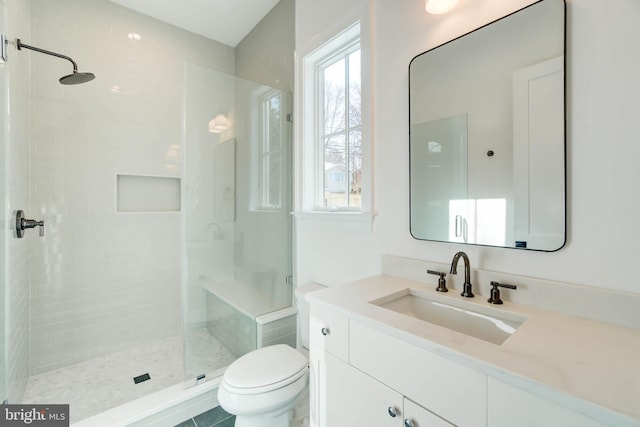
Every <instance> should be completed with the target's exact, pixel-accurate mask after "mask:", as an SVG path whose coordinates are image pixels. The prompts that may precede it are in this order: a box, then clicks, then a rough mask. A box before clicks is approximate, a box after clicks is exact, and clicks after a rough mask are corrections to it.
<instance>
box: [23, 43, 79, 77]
mask: <svg viewBox="0 0 640 427" xmlns="http://www.w3.org/2000/svg"><path fill="white" fill-rule="evenodd" d="M16 48H18V50H22V48H25V49H29V50H34V51H36V52H40V53H44V54H46V55H51V56H56V57H58V58H62V59H66V60H67V61H69V62H71V63H72V64H73V73H74V74H75V73H77V72H78V64H76V61H74V60H73V59H71V58H69V57H68V56H66V55H62V54H61V53H56V52H51V51H50V50H45V49H40V48H39V47H35V46H29V45H28V44H24V43H22V42H21V41H20V39H16Z"/></svg>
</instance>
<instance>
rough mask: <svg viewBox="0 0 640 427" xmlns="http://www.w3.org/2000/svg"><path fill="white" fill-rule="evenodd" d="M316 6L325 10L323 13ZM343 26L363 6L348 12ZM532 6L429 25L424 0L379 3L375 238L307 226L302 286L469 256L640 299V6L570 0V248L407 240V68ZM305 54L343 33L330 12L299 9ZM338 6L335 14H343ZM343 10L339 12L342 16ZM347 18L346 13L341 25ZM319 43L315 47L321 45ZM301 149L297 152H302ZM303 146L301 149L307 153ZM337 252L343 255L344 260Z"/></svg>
mask: <svg viewBox="0 0 640 427" xmlns="http://www.w3.org/2000/svg"><path fill="white" fill-rule="evenodd" d="M311 3H316V4H315V5H313V4H311ZM339 3H340V7H341V8H342V9H346V12H345V13H344V14H343V15H347V14H349V10H350V9H357V8H358V7H360V5H361V2H360V1H359V0H350V1H348V2H345V1H343V2H339ZM530 3H532V1H529V0H518V1H510V2H503V1H500V0H474V1H473V2H471V1H468V2H467V1H465V2H461V3H460V5H459V7H458V8H457V9H455V10H454V11H453V12H452V13H450V14H447V15H444V16H431V15H428V14H426V13H425V11H424V1H423V0H408V1H402V2H398V1H393V0H371V9H372V14H373V24H372V28H373V29H372V32H373V36H372V39H373V52H374V53H373V55H374V69H373V78H374V88H373V92H374V100H375V101H374V105H373V110H374V115H375V122H374V123H375V124H374V126H375V128H374V135H375V141H374V144H375V148H374V158H375V167H374V171H375V176H374V179H375V210H377V212H378V216H377V217H376V219H375V221H374V227H373V231H369V229H367V227H361V226H357V227H350V226H349V224H347V223H340V224H334V223H330V222H327V221H324V222H323V221H315V220H309V221H307V222H306V223H305V224H298V226H297V228H296V233H297V242H296V243H297V246H298V251H297V254H296V262H297V279H298V283H305V282H309V281H319V282H324V283H327V284H335V283H339V282H342V281H346V280H351V279H354V278H356V277H363V276H367V275H370V274H375V273H377V272H379V271H380V269H379V266H380V255H381V254H384V253H389V254H394V255H400V256H406V257H411V258H418V259H428V260H432V261H436V262H442V263H449V262H450V260H451V258H452V256H453V254H454V253H455V252H456V251H458V250H465V251H466V252H467V253H468V254H469V256H470V258H471V262H472V266H473V267H477V268H483V269H487V270H494V271H500V272H507V273H512V274H520V275H526V276H532V277H539V278H546V279H553V280H557V281H563V282H569V283H576V284H582V285H588V286H595V287H601V288H608V289H613V290H620V291H628V292H633V293H638V292H640V288H639V287H638V284H637V280H636V278H635V274H634V269H633V268H629V267H628V266H627V265H626V264H628V261H626V260H633V259H634V258H635V257H636V256H637V255H638V252H639V250H638V249H637V248H638V245H637V241H638V240H639V238H640V228H638V227H637V226H636V224H635V217H636V216H637V215H635V212H636V211H637V210H638V208H640V201H639V200H638V197H637V194H638V191H637V188H636V185H637V183H638V182H640V168H638V167H637V159H638V158H639V157H640V145H639V144H637V143H636V142H637V136H636V129H635V125H634V123H635V121H636V120H637V119H636V117H637V116H638V114H640V99H639V98H638V97H636V96H632V95H631V94H635V93H639V92H640V81H639V80H638V79H637V76H636V74H637V69H638V67H639V66H640V57H638V56H637V55H634V54H630V53H631V52H635V50H636V47H635V41H636V40H638V39H639V38H640V27H638V26H637V25H636V23H637V22H638V20H639V19H640V3H639V2H637V0H619V1H617V2H615V7H614V6H613V5H612V4H611V3H610V2H602V1H598V0H568V1H567V9H568V23H567V24H568V26H567V51H568V56H567V60H568V67H567V84H568V86H567V89H568V98H567V104H568V123H567V129H568V135H567V151H568V170H567V177H568V230H567V233H568V241H567V244H566V246H565V247H564V248H563V249H562V250H560V251H558V252H554V253H538V252H524V251H516V250H512V249H500V248H486V247H475V246H464V245H454V244H444V243H436V242H424V241H417V240H414V239H413V238H412V237H411V236H410V234H409V211H408V209H409V179H408V130H407V123H408V94H407V85H408V72H407V68H408V64H409V61H410V60H411V58H413V56H415V55H416V54H418V53H421V52H423V51H425V50H427V49H429V48H431V47H435V46H437V45H439V44H441V43H443V42H445V41H447V40H449V39H451V38H453V37H455V36H457V35H460V34H463V33H466V32H468V31H469V30H471V29H473V28H475V27H478V26H480V25H482V24H485V23H486V22H489V21H492V20H494V19H496V18H498V17H500V16H502V15H505V14H507V13H510V12H512V11H514V10H516V9H518V8H520V7H522V6H525V5H527V4H530ZM296 6H297V7H296V49H297V51H298V52H297V53H298V54H299V53H300V46H303V47H306V46H307V45H308V44H309V40H313V37H316V36H317V37H319V34H320V35H321V33H322V32H321V31H320V30H319V29H321V28H332V27H333V26H334V24H335V22H336V20H334V19H333V18H334V16H333V15H331V14H329V12H328V11H327V12H326V13H324V12H323V11H318V10H315V8H320V7H324V6H326V7H327V9H329V10H331V2H330V1H329V2H323V3H318V2H311V1H310V0H298V1H297V3H296ZM335 6H337V5H334V7H335ZM334 10H338V9H334ZM341 15H342V14H341ZM317 37H316V38H317ZM296 143H297V144H298V145H299V144H300V141H296ZM298 145H297V146H298ZM336 248H338V250H336Z"/></svg>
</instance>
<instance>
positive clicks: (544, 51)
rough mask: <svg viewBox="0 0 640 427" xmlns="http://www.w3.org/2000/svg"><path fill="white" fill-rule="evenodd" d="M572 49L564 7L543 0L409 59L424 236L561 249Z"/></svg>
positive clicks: (414, 168)
mask: <svg viewBox="0 0 640 427" xmlns="http://www.w3.org/2000/svg"><path fill="white" fill-rule="evenodd" d="M564 50H565V3H564V0H541V1H538V2H536V3H534V4H532V5H530V6H528V7H526V8H524V9H522V10H520V11H517V12H515V13H513V14H511V15H509V16H507V17H504V18H502V19H500V20H497V21H495V22H493V23H491V24H489V25H486V26H484V27H481V28H479V29H477V30H475V31H473V32H471V33H468V34H466V35H464V36H462V37H459V38H457V39H454V40H452V41H450V42H448V43H445V44H443V45H441V46H438V47H436V48H434V49H431V50H429V51H427V52H424V53H422V54H420V55H418V56H416V57H415V58H414V59H413V60H412V61H411V64H410V66H409V110H410V147H409V148H410V150H409V151H410V179H411V199H410V200H411V209H410V211H411V234H412V235H413V236H414V237H415V238H416V239H424V240H436V241H444V242H457V243H468V244H478V245H489V246H501V247H511V248H522V249H525V248H526V249H534V250H543V251H555V250H558V249H560V248H561V247H562V246H563V245H564V242H565V223H566V220H565V217H566V209H565V198H566V197H565V89H564V82H565V78H564V76H565V73H564V62H565V61H564Z"/></svg>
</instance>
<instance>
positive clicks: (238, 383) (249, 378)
mask: <svg viewBox="0 0 640 427" xmlns="http://www.w3.org/2000/svg"><path fill="white" fill-rule="evenodd" d="M307 366H308V361H307V359H306V358H305V357H304V356H303V355H302V354H300V353H299V352H298V351H296V350H295V349H293V348H291V347H289V346H288V345H285V344H278V345H273V346H269V347H263V348H261V349H259V350H256V351H252V352H251V353H248V354H245V355H244V356H242V357H240V358H239V359H238V360H236V361H235V362H233V363H232V364H231V366H229V367H228V368H227V370H226V372H225V373H224V377H223V381H222V382H223V384H222V385H223V387H224V388H225V389H226V390H227V391H228V392H230V393H233V394H238V395H250V394H261V393H268V392H270V391H273V390H277V389H279V388H282V387H285V386H287V385H289V384H292V383H294V382H295V381H296V380H298V379H299V378H301V377H302V376H304V375H305V374H306V373H307Z"/></svg>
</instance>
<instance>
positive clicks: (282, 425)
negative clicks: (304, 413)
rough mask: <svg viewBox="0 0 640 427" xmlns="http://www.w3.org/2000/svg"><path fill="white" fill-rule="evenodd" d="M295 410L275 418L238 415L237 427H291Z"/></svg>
mask: <svg viewBox="0 0 640 427" xmlns="http://www.w3.org/2000/svg"><path fill="white" fill-rule="evenodd" d="M292 415H293V410H292V409H291V410H289V411H285V412H283V413H282V414H280V415H277V416H275V417H273V418H267V417H265V416H264V415H262V416H259V417H251V416H246V415H245V416H242V415H240V416H238V415H236V422H235V424H234V426H235V427H289V426H290V421H291V417H292Z"/></svg>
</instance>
